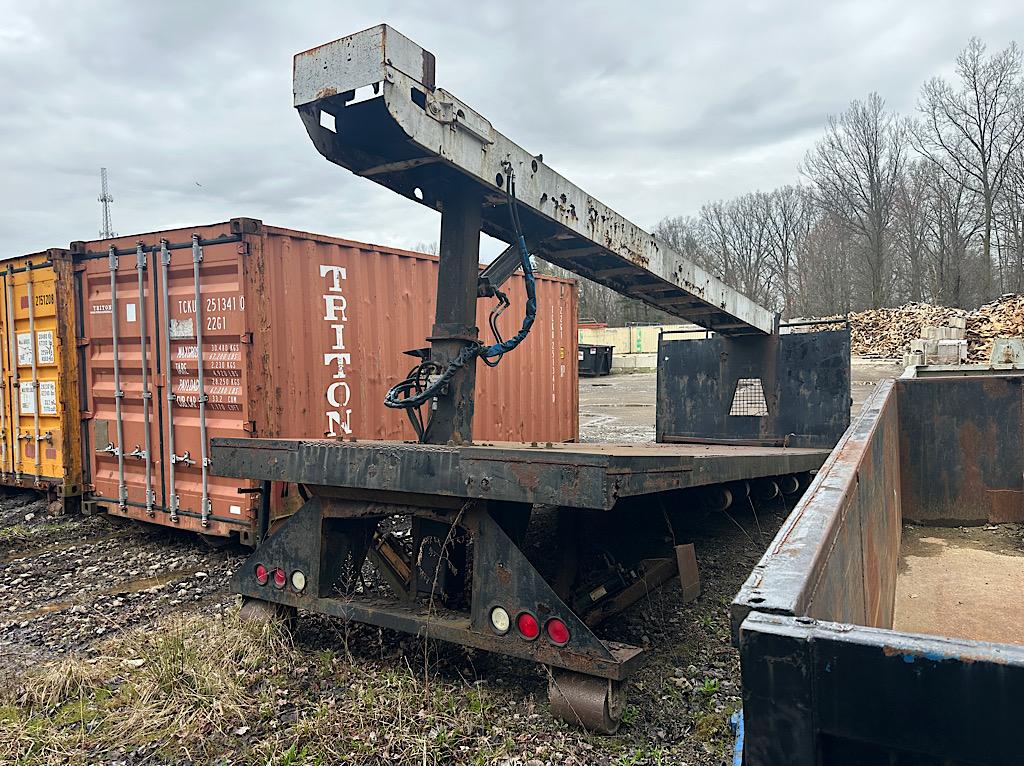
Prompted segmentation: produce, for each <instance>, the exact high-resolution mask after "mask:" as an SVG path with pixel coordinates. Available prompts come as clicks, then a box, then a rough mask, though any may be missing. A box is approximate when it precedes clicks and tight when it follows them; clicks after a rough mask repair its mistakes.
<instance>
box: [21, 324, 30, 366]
mask: <svg viewBox="0 0 1024 766" xmlns="http://www.w3.org/2000/svg"><path fill="white" fill-rule="evenodd" d="M18 365H19V366H22V367H31V366H32V333H30V332H19V333H18Z"/></svg>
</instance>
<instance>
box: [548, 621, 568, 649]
mask: <svg viewBox="0 0 1024 766" xmlns="http://www.w3.org/2000/svg"><path fill="white" fill-rule="evenodd" d="M546 629H547V632H548V638H550V639H551V643H553V644H556V645H558V646H565V645H566V644H567V643H569V627H568V626H567V625H566V624H565V623H564V622H562V621H561V620H560V619H558V618H557V617H552V618H551V619H550V620H548V624H547V626H546Z"/></svg>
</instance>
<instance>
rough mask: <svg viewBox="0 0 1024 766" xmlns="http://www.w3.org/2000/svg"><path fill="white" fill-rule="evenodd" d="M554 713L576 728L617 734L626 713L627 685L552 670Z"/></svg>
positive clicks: (550, 687)
mask: <svg viewBox="0 0 1024 766" xmlns="http://www.w3.org/2000/svg"><path fill="white" fill-rule="evenodd" d="M548 703H549V704H550V705H551V713H552V714H553V715H555V716H556V717H558V718H561V719H562V720H563V721H565V722H566V723H568V724H572V725H573V726H582V727H583V728H584V729H586V730H587V731H592V732H594V733H596V734H614V733H615V732H616V731H618V729H619V724H620V723H621V722H622V713H623V711H624V710H625V709H626V684H625V683H623V682H622V681H612V680H610V679H608V678H598V677H597V676H588V675H584V674H583V673H573V672H571V671H568V670H555V669H552V670H551V675H550V676H549V678H548Z"/></svg>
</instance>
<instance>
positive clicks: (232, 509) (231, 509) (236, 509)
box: [228, 505, 242, 516]
mask: <svg viewBox="0 0 1024 766" xmlns="http://www.w3.org/2000/svg"><path fill="white" fill-rule="evenodd" d="M228 513H233V514H235V516H241V515H242V506H240V505H229V506H228Z"/></svg>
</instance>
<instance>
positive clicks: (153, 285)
mask: <svg viewBox="0 0 1024 766" xmlns="http://www.w3.org/2000/svg"><path fill="white" fill-rule="evenodd" d="M111 248H113V249H111ZM72 252H73V257H74V258H75V261H76V263H77V265H78V268H79V269H80V271H81V280H82V305H83V309H82V324H83V331H82V338H81V340H80V343H81V345H82V348H83V356H84V369H85V380H86V385H85V389H86V392H87V395H86V412H85V417H86V421H87V428H86V430H85V440H86V453H87V455H88V460H89V464H90V467H91V472H90V473H91V479H90V481H91V492H90V498H89V501H88V502H89V504H90V507H101V508H102V509H105V510H106V511H108V512H110V513H113V514H117V515H122V516H128V517H131V518H136V519H139V520H143V521H149V522H152V523H159V524H169V525H173V526H177V527H179V528H182V529H188V530H192V531H196V532H200V533H203V534H207V535H214V536H221V537H224V536H231V535H237V536H239V537H240V538H241V539H242V540H243V541H251V540H252V539H253V533H254V529H255V524H256V518H257V511H258V510H259V508H260V502H261V501H260V497H259V494H258V492H257V491H256V490H257V489H258V485H256V484H254V483H252V482H239V481H237V480H234V479H224V478H219V477H216V476H214V475H213V473H212V472H211V470H210V468H211V467H212V466H211V462H210V461H211V457H210V455H209V451H208V445H209V440H210V439H212V438H214V437H240V436H241V437H291V438H324V437H326V438H341V437H346V438H359V439H372V438H390V439H403V438H405V439H412V438H415V434H414V432H413V430H412V428H411V426H410V424H409V422H408V421H407V420H406V418H405V416H404V415H403V414H402V413H401V412H399V411H396V410H389V409H386V408H385V407H384V404H383V400H384V393H385V391H386V390H387V389H388V388H389V387H390V386H392V385H393V384H394V383H396V382H398V380H400V379H401V378H402V377H404V376H405V374H406V372H407V370H408V369H409V368H410V367H412V366H413V365H414V363H415V361H416V360H415V359H413V358H412V357H409V356H404V355H403V354H402V352H403V351H406V350H413V349H417V348H419V347H421V346H423V345H424V342H425V341H424V338H423V333H424V332H425V329H424V328H429V327H430V317H431V316H432V315H433V300H434V298H433V296H434V287H435V285H436V282H437V259H436V258H435V257H433V256H430V255H425V254H422V253H413V252H409V251H403V250H395V249H392V248H386V247H380V246H377V245H368V244H363V243H358V242H351V241H348V240H343V239H338V238H334V237H327V236H323V235H319V234H309V233H304V232H297V231H292V230H289V229H283V228H277V227H272V226H266V225H264V224H263V223H262V222H261V221H257V220H253V219H242V218H239V219H234V220H232V221H228V222H224V223H219V224H213V225H209V226H199V227H193V228H187V229H177V230H170V231H162V232H153V233H149V234H140V235H134V236H125V237H120V238H118V239H115V240H109V241H96V242H81V243H74V244H73V246H72ZM506 290H507V292H508V294H509V298H510V300H511V301H512V305H513V307H517V308H518V307H521V306H522V305H523V304H524V303H525V289H524V287H523V284H522V276H521V275H517V276H513V278H512V279H511V280H510V281H509V283H508V285H507V287H506ZM537 300H538V304H539V310H538V320H537V325H536V327H535V330H534V332H533V333H532V334H531V336H530V338H529V339H528V340H527V341H526V342H525V343H524V344H523V346H522V350H521V352H520V353H521V356H520V358H519V361H518V362H517V364H502V365H500V366H499V367H498V368H497V369H495V370H489V369H488V370H486V371H482V372H481V374H480V376H479V381H480V382H479V388H480V392H479V397H478V400H477V411H478V413H479V415H480V417H479V422H480V423H481V424H482V427H481V431H482V433H481V437H482V438H486V439H513V440H517V441H527V442H529V441H537V442H562V441H572V440H575V439H576V438H577V430H578V414H577V412H578V407H577V401H578V389H577V372H576V365H575V362H574V360H575V357H576V324H575V323H576V289H575V284H574V283H573V282H572V281H571V280H564V279H556V278H553V277H538V280H537ZM489 309H490V306H489V305H488V302H487V301H480V305H479V313H478V319H477V323H478V325H479V326H480V327H487V325H488V322H487V319H488V310H489ZM112 317H117V321H115V322H112V321H111V319H112ZM518 321H519V315H518V312H517V311H514V310H513V311H507V312H505V314H504V315H502V316H501V318H500V325H499V327H500V329H501V331H502V332H503V333H504V334H505V337H508V336H510V335H512V334H513V333H514V332H515V328H516V326H517V324H516V323H517V322H518ZM427 331H429V330H427ZM199 349H201V353H200V351H199ZM200 359H202V364H200V363H199V360H200ZM289 492H291V494H290V495H287V494H285V493H289ZM272 502H273V504H274V506H275V512H276V510H277V509H279V510H280V511H281V512H287V511H288V510H289V509H291V508H292V507H295V506H297V505H298V504H301V502H302V500H301V498H298V497H295V492H294V491H293V490H290V489H289V488H288V487H287V486H281V487H277V488H275V489H274V497H273V498H272Z"/></svg>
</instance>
